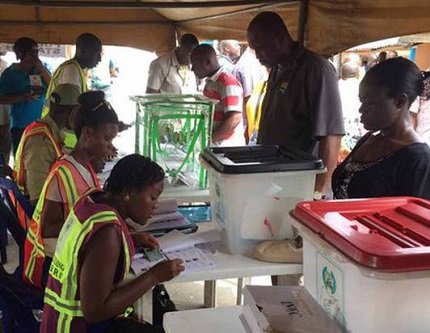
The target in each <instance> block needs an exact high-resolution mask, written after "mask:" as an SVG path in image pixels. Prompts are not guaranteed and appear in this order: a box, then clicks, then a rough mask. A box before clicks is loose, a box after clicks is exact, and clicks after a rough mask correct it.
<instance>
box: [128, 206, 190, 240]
mask: <svg viewBox="0 0 430 333" xmlns="http://www.w3.org/2000/svg"><path fill="white" fill-rule="evenodd" d="M127 223H128V224H130V225H131V226H132V227H133V229H135V230H136V231H142V232H151V233H156V234H163V233H166V232H169V231H171V230H174V229H178V230H185V229H191V228H193V227H194V226H195V224H194V223H191V222H190V221H189V220H188V219H187V218H186V217H185V216H184V215H182V214H181V213H180V212H179V211H178V203H177V202H176V200H175V199H165V200H159V201H158V204H157V208H156V209H155V210H154V212H153V215H152V217H151V218H150V219H149V220H148V222H147V223H146V224H145V225H144V226H142V225H140V224H137V223H134V222H132V221H129V220H127Z"/></svg>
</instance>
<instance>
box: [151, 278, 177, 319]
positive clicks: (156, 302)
mask: <svg viewBox="0 0 430 333" xmlns="http://www.w3.org/2000/svg"><path fill="white" fill-rule="evenodd" d="M172 311H178V310H177V309H176V305H175V303H173V301H172V300H171V299H170V296H169V294H168V292H167V290H166V288H165V287H164V285H163V284H158V285H156V286H155V287H154V289H153V290H152V324H153V325H156V326H163V315H164V314H165V313H166V312H172Z"/></svg>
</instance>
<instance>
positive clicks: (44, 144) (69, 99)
mask: <svg viewBox="0 0 430 333" xmlns="http://www.w3.org/2000/svg"><path fill="white" fill-rule="evenodd" d="M79 95H80V89H79V87H78V86H76V85H73V84H61V85H59V86H57V87H56V88H55V90H54V91H53V92H52V94H51V96H50V99H49V100H50V108H49V113H48V114H47V115H46V116H45V117H44V118H42V120H39V121H35V122H33V123H31V124H30V125H29V126H28V127H27V128H26V129H25V131H24V134H23V136H22V140H21V142H20V145H19V147H18V150H17V154H16V158H15V165H14V178H15V182H16V183H17V185H18V187H19V188H20V189H21V191H22V192H23V193H24V194H25V195H27V196H28V197H29V198H30V201H31V203H32V204H34V205H35V204H36V203H37V200H38V198H39V195H40V192H41V190H42V187H43V184H44V183H45V180H46V177H47V176H48V173H49V169H50V168H51V166H52V164H54V162H55V161H56V160H57V159H58V158H59V157H60V156H61V155H63V147H62V142H63V138H62V135H61V129H63V128H67V129H70V128H71V124H70V122H71V121H70V120H71V114H72V110H73V109H74V108H76V107H77V105H78V97H79Z"/></svg>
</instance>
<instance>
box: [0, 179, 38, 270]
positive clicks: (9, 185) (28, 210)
mask: <svg viewBox="0 0 430 333" xmlns="http://www.w3.org/2000/svg"><path fill="white" fill-rule="evenodd" d="M11 193H12V194H13V195H14V197H15V199H16V201H17V202H18V204H19V205H20V206H21V207H22V208H23V209H24V211H25V214H26V215H27V216H28V217H29V218H31V216H32V215H33V211H34V208H33V206H32V205H31V203H30V201H29V200H28V199H27V198H26V197H25V196H24V195H23V194H22V193H21V191H20V190H19V189H18V187H17V186H16V184H15V183H14V182H13V181H12V180H10V179H8V178H5V177H2V176H0V199H1V201H2V202H3V204H4V205H6V207H7V208H8V209H9V214H13V215H14V216H15V219H13V218H11V217H9V218H7V219H6V220H5V221H0V259H1V262H2V263H3V264H4V263H6V262H7V252H6V245H7V230H9V231H10V232H11V233H14V234H15V236H14V238H15V240H16V241H17V244H18V246H19V248H20V251H21V249H22V248H23V247H24V239H25V232H26V231H25V230H23V229H22V227H21V225H20V223H19V221H18V218H17V216H18V214H17V211H16V209H15V206H14V201H13V200H12V198H11ZM3 209H4V208H3ZM4 214H6V215H7V214H8V213H7V212H6V211H5V212H4ZM5 222H7V223H6V224H5ZM12 236H13V235H12ZM20 259H21V258H20Z"/></svg>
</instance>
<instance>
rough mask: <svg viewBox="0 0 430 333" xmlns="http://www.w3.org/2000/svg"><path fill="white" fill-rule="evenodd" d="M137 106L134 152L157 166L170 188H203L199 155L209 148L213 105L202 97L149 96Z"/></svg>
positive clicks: (202, 174)
mask: <svg viewBox="0 0 430 333" xmlns="http://www.w3.org/2000/svg"><path fill="white" fill-rule="evenodd" d="M131 99H132V100H133V101H134V102H135V103H136V141H135V151H136V153H138V154H142V155H145V156H149V157H150V158H151V159H152V160H153V161H155V162H157V163H158V164H159V165H160V166H161V167H163V169H164V171H165V172H166V174H167V176H168V180H169V182H170V184H176V183H177V182H181V183H184V184H185V185H187V186H189V187H192V188H200V189H204V188H206V184H207V179H206V178H207V177H206V171H205V169H203V168H202V167H201V165H200V163H199V159H198V157H199V154H200V152H201V151H202V150H203V149H205V148H206V147H207V146H209V144H210V142H211V136H212V117H213V109H214V105H215V103H216V101H214V100H211V99H209V98H206V97H204V96H201V95H178V94H148V95H144V96H134V97H132V98H131Z"/></svg>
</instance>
